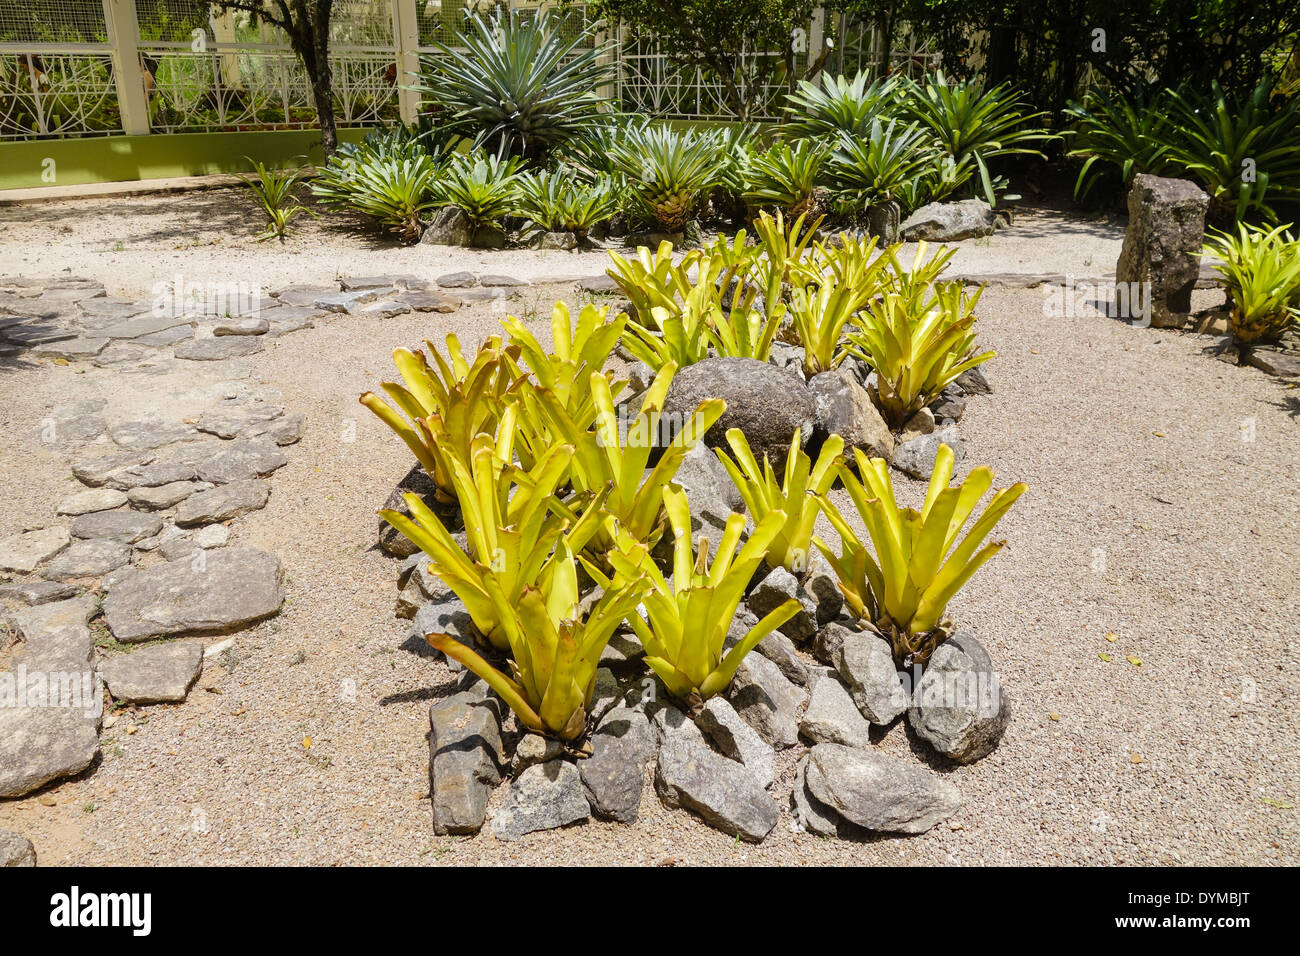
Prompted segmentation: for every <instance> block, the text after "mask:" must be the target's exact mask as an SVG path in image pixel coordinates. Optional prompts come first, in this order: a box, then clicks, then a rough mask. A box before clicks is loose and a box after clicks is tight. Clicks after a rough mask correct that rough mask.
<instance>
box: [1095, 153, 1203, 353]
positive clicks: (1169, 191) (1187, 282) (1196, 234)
mask: <svg viewBox="0 0 1300 956" xmlns="http://www.w3.org/2000/svg"><path fill="white" fill-rule="evenodd" d="M1209 202H1210V199H1209V197H1208V196H1207V195H1206V194H1205V193H1204V192H1202V191H1201V189H1200V187H1199V186H1197V185H1196V184H1195V183H1193V182H1190V181H1188V180H1185V179H1166V178H1164V177H1161V176H1151V175H1148V174H1146V173H1139V174H1138V175H1137V176H1134V177H1133V185H1132V187H1131V188H1130V189H1129V194H1128V217H1129V218H1128V229H1127V230H1126V231H1125V233H1124V245H1123V246H1122V248H1121V249H1120V253H1119V261H1118V262H1117V263H1116V265H1115V283H1116V285H1122V284H1127V283H1145V284H1146V289H1147V292H1146V294H1145V295H1141V296H1138V297H1137V298H1138V299H1139V300H1142V299H1146V296H1147V295H1149V297H1150V298H1149V301H1147V302H1146V305H1147V306H1148V307H1149V318H1150V325H1152V326H1154V327H1156V328H1181V327H1182V325H1183V324H1184V323H1185V322H1186V321H1187V318H1188V316H1189V315H1190V314H1191V311H1192V289H1194V288H1195V287H1196V279H1197V276H1198V275H1199V273H1200V262H1201V260H1200V251H1201V247H1202V245H1203V243H1204V237H1205V215H1206V211H1207V210H1208V208H1209ZM1130 306H1131V310H1133V309H1132V306H1133V304H1132V303H1130ZM1126 317H1127V318H1141V319H1142V321H1144V322H1145V318H1143V317H1139V316H1126Z"/></svg>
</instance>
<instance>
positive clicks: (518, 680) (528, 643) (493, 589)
mask: <svg viewBox="0 0 1300 956" xmlns="http://www.w3.org/2000/svg"><path fill="white" fill-rule="evenodd" d="M646 589H647V582H646V579H645V578H644V577H638V578H631V579H629V580H626V581H624V582H622V583H621V584H618V585H611V586H610V587H608V588H606V589H605V592H604V594H602V595H601V597H600V599H599V600H598V601H597V602H596V603H595V605H594V606H593V607H592V608H591V609H590V610H589V611H586V612H584V611H583V609H582V606H581V602H580V599H579V592H578V576H577V571H576V568H575V565H574V558H573V550H572V549H571V547H570V546H569V544H568V542H566V541H560V542H559V544H558V546H557V548H556V551H555V555H554V556H553V557H552V558H551V559H550V573H549V574H548V575H547V577H546V578H545V579H544V581H543V582H542V583H540V584H539V585H537V586H532V585H530V586H527V587H525V588H523V590H522V591H521V592H520V593H519V595H518V596H514V595H512V594H510V593H508V592H507V591H506V590H505V589H504V588H503V587H502V586H501V585H500V584H499V583H498V582H497V580H496V579H495V578H489V579H487V591H488V595H489V597H490V600H491V602H492V607H493V612H494V614H495V615H496V618H497V620H498V621H499V632H500V634H501V635H502V638H503V640H504V642H505V644H506V646H507V647H508V649H509V651H510V657H509V659H508V660H507V661H506V666H507V667H508V668H509V673H508V674H507V673H505V672H504V671H502V670H500V669H498V668H497V667H494V666H492V664H490V663H489V662H488V661H487V660H486V659H485V658H484V657H483V656H482V655H480V654H479V653H478V652H477V651H475V650H474V649H473V648H472V647H468V646H466V645H464V644H462V643H460V642H459V641H457V640H456V639H455V638H454V637H452V636H451V635H450V634H429V635H427V637H426V639H427V640H428V642H429V643H430V644H431V645H433V646H434V647H436V648H437V649H438V650H440V651H442V652H443V653H444V654H446V655H447V656H448V657H451V658H454V659H455V660H458V661H460V662H461V663H462V664H464V665H465V667H467V668H468V669H469V670H470V671H472V672H473V673H475V674H477V675H478V676H479V677H481V678H482V679H483V680H484V681H485V682H486V683H487V685H488V686H489V687H491V688H492V689H493V690H494V691H496V692H497V694H499V695H500V696H501V699H502V700H504V701H505V702H506V704H507V705H508V706H509V707H510V709H511V710H513V711H514V712H515V716H516V717H518V718H519V722H520V723H521V724H523V725H524V726H525V727H527V728H528V729H529V730H531V731H534V732H535V733H539V734H545V735H547V736H551V737H556V738H558V739H560V740H562V741H565V742H567V743H570V744H576V743H577V741H578V740H579V739H580V738H581V737H582V735H583V734H584V733H585V732H586V730H587V729H588V728H587V723H588V718H589V709H590V707H591V697H592V693H593V691H594V690H595V686H596V670H597V668H598V667H599V666H600V655H601V652H602V651H603V650H604V649H605V646H606V645H607V644H608V643H609V639H610V638H611V637H612V636H613V635H614V632H615V631H616V630H617V629H618V628H619V627H620V626H622V624H623V622H624V620H625V619H627V618H628V616H629V615H631V616H632V617H633V619H635V617H636V615H635V608H636V606H637V604H639V603H640V602H641V600H642V598H643V596H644V595H645V592H646Z"/></svg>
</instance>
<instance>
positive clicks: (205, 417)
mask: <svg viewBox="0 0 1300 956" xmlns="http://www.w3.org/2000/svg"><path fill="white" fill-rule="evenodd" d="M283 414H284V406H283V405H274V404H261V403H259V404H248V405H229V406H223V407H220V408H214V409H210V410H209V411H206V412H204V413H203V414H202V415H201V416H200V417H199V420H198V421H197V422H195V424H194V427H195V428H197V429H198V430H199V431H201V432H207V433H208V434H210V435H216V436H217V437H218V438H234V437H235V436H236V435H238V434H239V433H240V432H242V431H245V430H246V429H249V428H252V427H253V426H254V425H263V424H265V423H267V422H270V421H272V420H274V419H276V418H279V417H280V416H281V415H283Z"/></svg>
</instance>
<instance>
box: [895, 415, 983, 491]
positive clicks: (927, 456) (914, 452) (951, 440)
mask: <svg viewBox="0 0 1300 956" xmlns="http://www.w3.org/2000/svg"><path fill="white" fill-rule="evenodd" d="M941 444H946V445H948V446H949V447H950V448H952V454H953V465H954V468H955V467H956V465H958V464H960V463H961V461H962V459H963V458H965V457H966V445H965V443H964V442H963V441H962V440H961V438H959V437H958V435H957V429H955V428H954V427H953V426H951V425H949V426H947V427H946V428H941V429H939V430H938V431H936V432H934V433H932V434H929V435H920V436H918V437H916V438H913V439H911V440H909V441H905V442H900V443H899V444H898V446H897V447H896V448H895V449H894V455H893V457H892V458H891V459H890V460H889V463H890V464H891V465H893V466H894V467H895V468H896V469H898V470H899V471H901V472H903V473H904V474H907V475H911V476H912V477H913V478H920V479H922V480H927V481H928V480H929V478H930V473H931V472H933V471H934V463H935V460H936V459H937V458H938V456H939V446H940V445H941Z"/></svg>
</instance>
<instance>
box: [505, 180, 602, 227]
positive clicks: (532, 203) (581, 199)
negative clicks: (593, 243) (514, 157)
mask: <svg viewBox="0 0 1300 956" xmlns="http://www.w3.org/2000/svg"><path fill="white" fill-rule="evenodd" d="M518 191H519V206H518V212H519V214H520V215H522V216H526V217H527V218H529V219H531V220H532V221H533V222H535V223H537V225H538V226H540V227H541V228H542V229H544V230H546V231H547V232H571V233H573V234H574V235H575V236H577V237H578V238H579V239H585V238H586V237H587V233H589V232H590V231H591V230H592V228H594V227H595V226H597V225H599V224H600V223H602V222H607V221H608V220H610V219H612V218H613V217H614V214H615V213H617V212H618V193H617V191H616V188H615V186H614V182H613V180H611V179H610V178H608V177H605V176H602V177H599V178H597V179H596V181H595V182H586V181H584V180H582V179H581V178H579V177H578V176H577V175H575V174H573V173H570V172H564V171H560V172H549V171H547V170H542V171H539V172H535V173H525V174H524V175H523V176H521V177H520V178H519V182H518Z"/></svg>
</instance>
